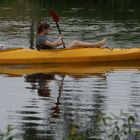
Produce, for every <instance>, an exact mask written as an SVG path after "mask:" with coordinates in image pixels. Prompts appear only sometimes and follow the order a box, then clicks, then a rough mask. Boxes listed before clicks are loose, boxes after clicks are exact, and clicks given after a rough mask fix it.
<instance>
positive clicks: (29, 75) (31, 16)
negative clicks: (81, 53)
mask: <svg viewBox="0 0 140 140" xmlns="http://www.w3.org/2000/svg"><path fill="white" fill-rule="evenodd" d="M17 4H18V5H19V6H16V5H17ZM21 5H22V7H21ZM62 6H63V4H61V5H60V7H56V9H58V12H59V14H60V15H62V18H61V23H60V25H61V28H62V31H63V33H64V36H65V38H64V39H65V42H70V41H71V40H74V39H79V40H85V41H97V40H99V39H101V38H104V37H106V38H107V39H108V42H107V44H106V46H108V47H113V48H117V47H121V48H131V47H136V46H139V44H140V42H139V40H140V20H139V18H140V16H139V13H137V11H136V10H135V9H125V10H124V11H119V10H117V9H116V10H115V11H112V12H110V11H109V10H108V9H95V8H92V7H90V8H88V9H87V8H86V9H85V7H82V6H81V7H80V8H77V7H69V6H68V5H67V6H66V7H65V8H64V7H62ZM46 15H48V12H47V6H46V7H45V6H43V5H41V4H39V3H37V2H29V1H26V2H25V3H23V1H18V0H16V1H13V2H9V3H4V2H3V3H2V4H1V5H0V44H3V45H6V46H8V47H25V48H29V47H33V44H34V43H35V34H36V26H37V23H38V22H39V21H40V20H44V19H47V20H48V21H49V22H50V23H52V20H51V19H50V18H49V17H47V18H45V16H46ZM52 29H53V31H52V34H51V35H50V36H52V37H55V34H57V29H56V28H55V24H54V23H52ZM17 69H18V70H17ZM50 69H51V70H50ZM23 70H25V71H23ZM27 70H29V71H27ZM0 73H1V75H0V108H1V109H0V128H1V129H4V128H5V127H6V126H7V125H8V124H11V125H12V126H13V127H14V128H15V130H14V131H15V133H16V135H17V137H18V139H19V140H20V139H21V140H23V139H24V140H35V139H36V140H45V139H56V140H62V139H67V138H68V137H70V136H71V135H72V133H75V135H76V136H77V137H78V136H82V137H83V138H85V139H88V138H91V137H92V136H97V137H98V136H99V129H98V118H99V116H100V114H101V113H105V114H110V113H114V114H116V115H118V114H119V112H120V110H124V111H126V112H129V113H135V112H137V113H138V114H140V65H139V62H137V63H136V64H133V65H131V66H130V65H125V66H124V65H123V66H119V65H118V66H115V64H113V66H111V65H110V66H93V65H90V66H82V67H81V66H80V67H79V66H75V67H71V66H65V67H64V66H63V67H62V66H61V67H59V66H58V67H57V66H46V65H45V66H37V67H33V68H32V66H31V67H29V68H28V66H27V67H26V66H18V67H16V66H0ZM37 73H38V74H37Z"/></svg>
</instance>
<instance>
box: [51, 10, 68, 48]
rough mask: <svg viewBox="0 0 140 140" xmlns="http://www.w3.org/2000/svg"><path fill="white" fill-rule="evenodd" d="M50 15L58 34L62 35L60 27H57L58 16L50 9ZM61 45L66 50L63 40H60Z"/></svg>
mask: <svg viewBox="0 0 140 140" xmlns="http://www.w3.org/2000/svg"><path fill="white" fill-rule="evenodd" d="M50 15H51V17H52V19H53V20H54V21H55V24H56V27H57V29H58V32H59V34H60V35H62V34H61V30H60V26H59V21H60V17H59V16H58V14H57V13H56V11H55V10H54V9H50ZM62 43H63V47H64V48H66V47H65V43H64V41H63V38H62Z"/></svg>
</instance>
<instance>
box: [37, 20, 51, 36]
mask: <svg viewBox="0 0 140 140" xmlns="http://www.w3.org/2000/svg"><path fill="white" fill-rule="evenodd" d="M50 30H51V28H50V25H49V24H48V23H46V22H43V23H41V24H39V25H38V27H37V34H42V35H47V34H49V32H50Z"/></svg>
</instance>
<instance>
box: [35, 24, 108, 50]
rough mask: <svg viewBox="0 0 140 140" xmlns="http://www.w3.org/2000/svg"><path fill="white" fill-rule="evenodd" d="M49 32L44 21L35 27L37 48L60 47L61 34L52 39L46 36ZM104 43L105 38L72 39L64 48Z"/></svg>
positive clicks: (95, 45) (48, 27) (96, 45)
mask: <svg viewBox="0 0 140 140" xmlns="http://www.w3.org/2000/svg"><path fill="white" fill-rule="evenodd" d="M50 32H51V28H50V25H49V24H48V23H46V22H44V23H41V24H40V25H39V26H38V27H37V41H36V44H37V45H36V46H37V49H38V50H52V49H56V48H58V47H59V48H60V46H62V45H63V42H62V38H63V36H62V35H60V36H59V37H58V39H56V40H53V39H50V38H49V37H48V35H49V33H50ZM105 43H106V39H103V40H101V41H98V42H95V43H90V42H83V41H78V40H74V41H72V42H70V43H69V44H67V45H66V48H73V47H98V48H99V47H101V46H103V45H104V44H105Z"/></svg>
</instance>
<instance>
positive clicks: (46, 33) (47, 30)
mask: <svg viewBox="0 0 140 140" xmlns="http://www.w3.org/2000/svg"><path fill="white" fill-rule="evenodd" d="M50 31H51V28H50V27H49V28H48V29H44V31H43V33H44V35H48V34H49V32H50Z"/></svg>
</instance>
